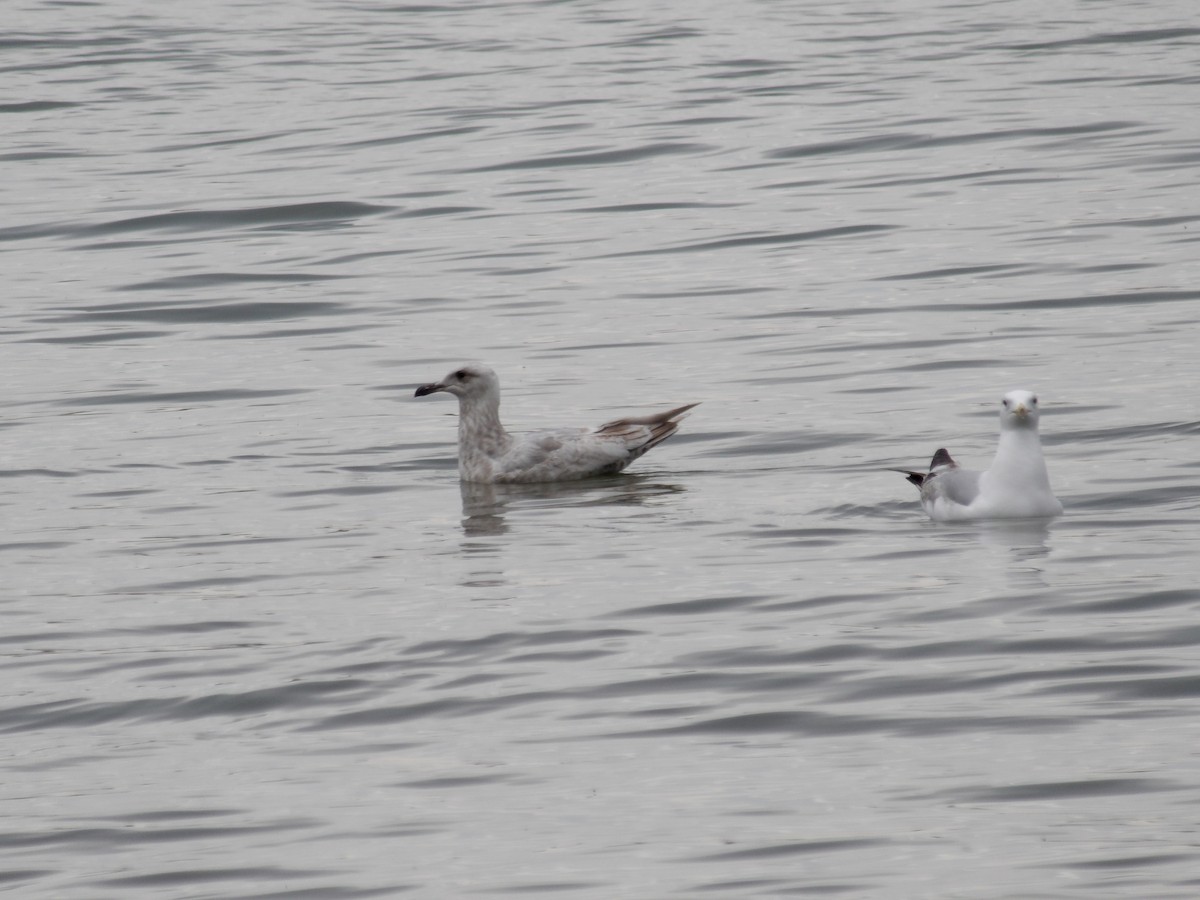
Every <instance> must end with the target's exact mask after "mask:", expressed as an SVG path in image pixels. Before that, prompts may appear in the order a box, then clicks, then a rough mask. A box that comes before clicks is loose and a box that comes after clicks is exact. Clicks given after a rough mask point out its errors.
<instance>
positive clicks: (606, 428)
mask: <svg viewBox="0 0 1200 900" xmlns="http://www.w3.org/2000/svg"><path fill="white" fill-rule="evenodd" d="M699 405H700V404H699V403H689V404H688V405H687V406H680V407H677V408H675V409H669V410H667V411H666V412H661V413H654V414H652V415H649V416H630V417H627V418H624V419H617V420H616V421H613V422H606V423H605V424H603V425H601V426H600V427H599V428H597V429H596V433H597V434H612V435H618V434H621V433H622V432H625V431H635V430H636V429H639V428H644V427H646V426H650V437H649V438H648V439H647V440H646V442H645V443H644V444H642V445H641V446H640V447H638V448H637V450H636V451H634V457H633V458H634V459H636V458H637V457H638V456H641V455H642V454H643V453H645V452H646V451H647V450H651V449H653V448H655V447H657V446H658V445H659V444H661V443H662V442H663V441H665V440H666V439H667V438H669V437H670V436H671V435H673V434H674V433H675V432H676V431H678V430H679V423H680V421H682V420H683V418H684V413H686V412H687V411H688V410H690V409H692V408H694V407H696V406H699Z"/></svg>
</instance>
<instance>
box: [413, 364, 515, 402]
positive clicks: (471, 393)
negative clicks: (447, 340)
mask: <svg viewBox="0 0 1200 900" xmlns="http://www.w3.org/2000/svg"><path fill="white" fill-rule="evenodd" d="M439 391H444V392H446V393H447V394H453V395H454V396H456V397H458V399H459V400H466V399H473V398H476V397H486V396H488V395H490V394H496V395H499V393H500V379H498V378H497V377H496V373H495V372H493V371H492V370H491V369H489V368H488V367H487V366H485V365H481V364H480V363H468V364H467V365H465V366H459V367H458V368H457V369H455V370H454V371H453V372H451V373H450V374H449V375H447V376H446V377H445V378H443V379H442V380H441V381H435V382H433V383H432V384H423V385H421V386H420V387H419V388H417V392H416V393H415V394H414V395H413V396H415V397H424V396H425V395H426V394H436V393H438V392H439Z"/></svg>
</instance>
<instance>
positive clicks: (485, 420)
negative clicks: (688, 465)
mask: <svg viewBox="0 0 1200 900" xmlns="http://www.w3.org/2000/svg"><path fill="white" fill-rule="evenodd" d="M440 391H444V392H445V393H448V394H453V395H454V396H455V397H457V398H458V473H459V476H460V477H461V478H462V480H463V481H471V482H482V483H490V484H529V483H534V482H549V481H574V480H576V479H580V478H590V477H591V476H593V475H606V474H609V473H613V472H620V471H621V470H622V469H624V468H625V467H626V466H627V465H629V464H630V463H631V462H633V461H634V460H635V459H637V458H638V457H639V456H641V455H642V454H643V453H645V452H646V451H647V450H650V449H651V448H652V447H657V446H658V445H659V444H661V443H662V442H663V441H665V440H666V439H667V438H669V437H670V436H671V435H673V434H674V433H675V432H676V430H677V429H678V428H679V421H680V419H681V418H682V417H683V414H684V413H686V412H687V411H688V410H689V409H691V408H692V407H694V406H696V405H697V404H695V403H689V404H688V405H687V406H680V407H678V408H677V409H671V410H668V411H667V412H662V413H657V414H655V415H650V416H641V417H630V418H624V419H617V420H616V421H614V422H608V423H606V424H604V425H601V426H600V427H599V428H597V429H595V430H594V431H589V430H588V429H586V428H567V429H556V430H554V431H538V432H534V433H531V434H520V435H513V434H509V433H508V432H507V431H505V430H504V426H503V425H501V424H500V379H499V378H497V377H496V373H495V372H493V371H492V370H491V369H489V368H488V367H487V366H484V365H480V364H478V363H472V364H469V365H465V366H462V367H460V368H458V369H455V370H454V371H453V372H451V373H450V374H449V375H447V376H446V377H445V378H443V379H442V380H441V381H435V382H433V383H432V384H423V385H421V386H420V387H419V388H417V391H416V394H415V395H414V396H416V397H424V396H426V395H427V394H434V393H438V392H440Z"/></svg>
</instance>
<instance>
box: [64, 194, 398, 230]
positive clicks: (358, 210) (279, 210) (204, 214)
mask: <svg viewBox="0 0 1200 900" xmlns="http://www.w3.org/2000/svg"><path fill="white" fill-rule="evenodd" d="M394 209H395V207H393V206H381V205H378V204H374V203H357V202H352V201H320V202H314V203H292V204H288V205H286V206H261V207H250V208H246V209H213V210H199V209H198V210H189V211H187V212H171V213H158V214H155V215H149V216H135V217H134V218H131V219H118V220H116V221H113V222H103V223H100V224H97V225H85V226H83V227H81V228H78V229H76V233H77V234H81V235H93V234H113V233H120V232H126V231H146V230H168V231H202V230H206V229H211V228H227V227H229V226H230V225H272V224H281V223H289V224H291V223H295V222H315V221H322V220H323V221H344V220H347V219H358V218H362V217H363V216H370V215H377V214H379V213H386V212H392V211H393V210H394Z"/></svg>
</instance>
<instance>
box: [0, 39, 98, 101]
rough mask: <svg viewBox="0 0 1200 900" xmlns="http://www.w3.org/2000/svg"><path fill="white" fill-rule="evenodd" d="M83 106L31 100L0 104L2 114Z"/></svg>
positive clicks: (1, 43)
mask: <svg viewBox="0 0 1200 900" xmlns="http://www.w3.org/2000/svg"><path fill="white" fill-rule="evenodd" d="M0 46H3V42H0ZM82 105H83V104H82V103H70V102H67V101H64V100H29V101H26V102H25V103H0V113H23V112H47V111H49V110H52V109H71V108H73V107H76V106H82Z"/></svg>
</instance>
